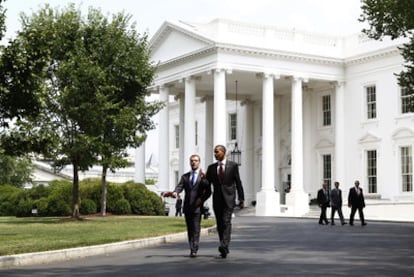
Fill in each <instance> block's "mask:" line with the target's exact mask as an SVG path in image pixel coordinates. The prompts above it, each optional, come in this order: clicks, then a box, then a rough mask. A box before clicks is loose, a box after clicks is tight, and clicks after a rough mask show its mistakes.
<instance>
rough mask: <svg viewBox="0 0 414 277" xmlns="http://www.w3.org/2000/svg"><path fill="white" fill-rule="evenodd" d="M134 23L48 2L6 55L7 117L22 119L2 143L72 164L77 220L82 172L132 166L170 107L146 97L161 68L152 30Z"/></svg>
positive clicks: (2, 81) (25, 22)
mask: <svg viewBox="0 0 414 277" xmlns="http://www.w3.org/2000/svg"><path fill="white" fill-rule="evenodd" d="M130 20H131V16H129V15H125V14H123V13H119V14H116V15H113V16H112V18H111V19H108V18H106V17H105V16H104V15H103V14H102V13H101V11H100V10H98V9H94V8H90V9H89V12H88V15H87V17H83V16H82V15H81V12H80V10H77V9H75V6H74V4H69V5H68V6H67V7H66V8H64V9H62V10H58V9H52V8H50V7H49V6H48V5H45V6H44V7H43V8H41V9H40V10H39V11H38V12H37V13H34V14H32V15H31V16H30V17H29V16H27V15H25V14H23V15H22V16H21V22H22V30H21V31H20V32H19V33H18V36H17V37H16V39H14V40H13V41H11V42H10V43H9V45H8V46H7V47H6V48H5V51H4V54H3V55H2V62H1V63H0V72H1V73H2V74H0V88H1V90H2V92H3V93H2V94H1V95H2V96H4V97H0V107H5V108H4V110H1V111H0V116H1V117H2V118H5V119H9V120H12V119H16V121H15V124H13V128H10V130H9V132H7V133H5V134H3V136H2V137H1V141H2V145H3V146H4V148H5V149H6V150H7V153H12V154H15V155H22V154H24V153H27V152H36V153H41V154H43V155H44V156H45V157H47V158H50V159H52V160H53V161H54V165H55V166H56V167H57V168H60V167H63V166H65V165H66V164H69V163H71V164H72V165H73V167H74V177H73V180H74V183H73V188H74V189H73V196H72V198H73V209H74V211H73V216H75V217H76V216H77V215H78V211H76V209H77V207H78V206H79V198H80V197H79V184H78V173H77V172H78V171H79V170H80V171H82V170H87V169H88V168H90V167H91V166H92V165H93V164H96V163H101V164H102V165H103V166H104V169H105V171H106V170H107V169H110V170H115V169H116V168H119V167H124V166H125V165H126V164H127V162H126V160H125V157H126V149H127V148H128V147H137V146H139V145H140V144H141V143H142V142H143V141H144V140H145V138H146V132H147V131H148V130H151V129H153V128H154V124H153V122H152V119H151V118H152V116H153V115H155V114H156V113H157V112H158V111H159V109H160V108H161V107H162V106H163V104H161V103H147V102H146V101H145V97H146V96H147V95H148V91H147V87H148V86H149V85H150V84H151V82H152V80H153V76H154V72H155V67H153V66H152V65H151V64H150V61H149V48H148V45H147V35H146V34H144V35H142V36H141V35H140V34H139V33H138V32H137V30H136V26H135V24H131V23H130ZM108 195H109V194H108ZM109 202H110V201H108V203H109Z"/></svg>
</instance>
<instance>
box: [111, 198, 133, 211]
mask: <svg viewBox="0 0 414 277" xmlns="http://www.w3.org/2000/svg"><path fill="white" fill-rule="evenodd" d="M113 213H114V214H130V213H131V205H130V204H129V202H128V200H126V199H119V200H118V201H116V202H115V206H114V210H113Z"/></svg>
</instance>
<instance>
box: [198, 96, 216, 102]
mask: <svg viewBox="0 0 414 277" xmlns="http://www.w3.org/2000/svg"><path fill="white" fill-rule="evenodd" d="M213 100H214V97H213V96H210V95H205V96H203V97H201V99H200V102H201V103H204V102H207V101H213Z"/></svg>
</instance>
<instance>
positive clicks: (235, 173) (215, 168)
mask: <svg viewBox="0 0 414 277" xmlns="http://www.w3.org/2000/svg"><path fill="white" fill-rule="evenodd" d="M214 156H215V158H216V160H217V162H216V163H213V164H211V165H209V166H208V169H207V179H208V181H209V182H210V184H212V185H213V188H214V192H213V210H214V214H215V216H216V223H217V232H218V235H219V239H220V246H219V248H218V250H219V252H220V255H221V257H222V258H226V257H227V255H228V253H229V244H230V237H231V217H232V214H233V209H234V206H235V205H236V191H237V196H238V200H239V207H240V208H241V209H242V208H244V192H243V186H242V182H241V180H240V175H239V166H238V164H236V163H235V162H232V161H228V160H226V147H224V146H223V145H217V146H216V147H215V148H214Z"/></svg>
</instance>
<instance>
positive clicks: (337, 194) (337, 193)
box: [331, 182, 346, 225]
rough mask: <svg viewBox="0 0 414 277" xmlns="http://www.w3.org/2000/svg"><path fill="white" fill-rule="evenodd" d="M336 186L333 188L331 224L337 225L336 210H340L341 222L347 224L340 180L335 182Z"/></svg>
mask: <svg viewBox="0 0 414 277" xmlns="http://www.w3.org/2000/svg"><path fill="white" fill-rule="evenodd" d="M334 186H335V187H334V188H333V189H332V190H331V224H332V225H335V222H334V216H335V212H336V211H338V215H339V219H340V220H341V224H342V225H345V224H346V222H345V219H344V215H343V214H342V191H341V189H340V188H339V182H335V183H334Z"/></svg>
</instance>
